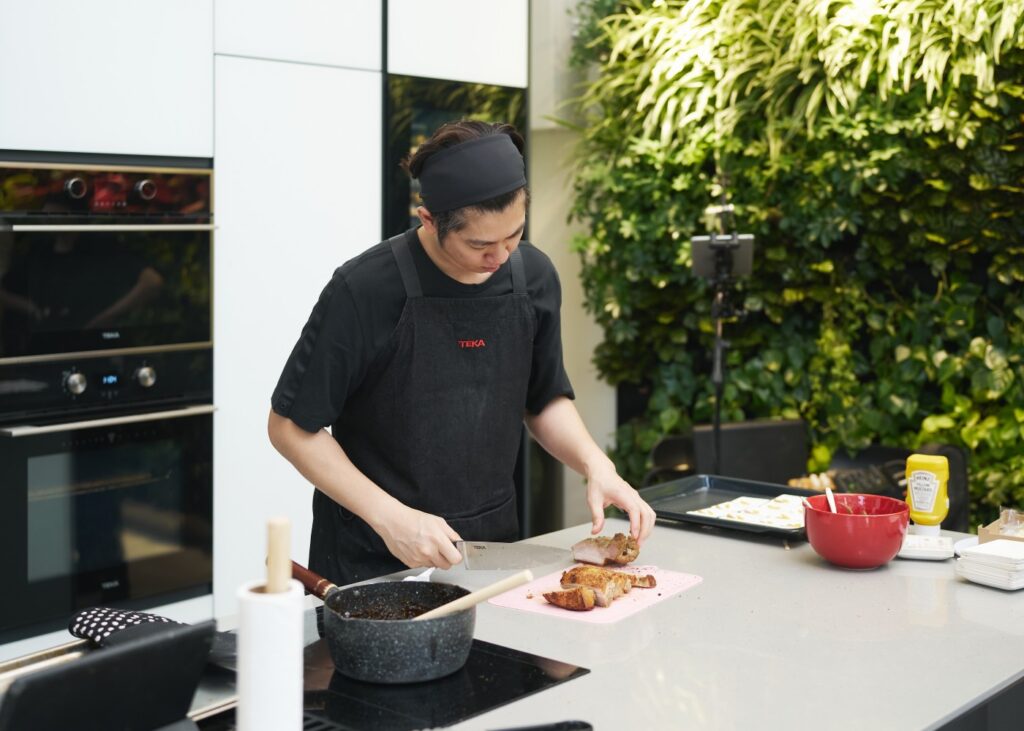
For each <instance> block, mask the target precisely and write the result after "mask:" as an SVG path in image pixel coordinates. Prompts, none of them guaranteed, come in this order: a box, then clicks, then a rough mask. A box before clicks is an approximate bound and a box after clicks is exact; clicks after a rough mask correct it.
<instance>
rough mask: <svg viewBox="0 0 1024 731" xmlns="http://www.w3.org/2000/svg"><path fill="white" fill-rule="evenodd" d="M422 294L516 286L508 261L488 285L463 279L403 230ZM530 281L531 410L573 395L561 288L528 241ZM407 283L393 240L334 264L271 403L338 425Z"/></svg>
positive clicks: (301, 417) (501, 290)
mask: <svg viewBox="0 0 1024 731" xmlns="http://www.w3.org/2000/svg"><path fill="white" fill-rule="evenodd" d="M405 237H406V240H407V241H408V242H409V250H410V252H411V253H412V257H413V261H414V262H415V263H416V272H417V273H418V274H419V277H420V283H421V285H422V287H423V296H424V297H452V298H455V297H458V298H463V297H465V298H472V297H493V296H496V295H502V294H508V293H510V292H511V291H512V276H511V273H510V265H509V262H505V264H504V265H503V266H502V267H501V268H500V269H499V270H498V271H496V272H495V273H494V274H492V275H491V276H490V277H488V279H487V281H485V282H483V283H482V284H462V283H461V282H458V281H456V280H454V279H452V278H451V277H449V276H448V275H446V274H445V273H444V272H442V271H441V270H440V269H438V268H437V265H436V264H434V262H433V261H431V259H430V257H429V256H427V253H426V252H425V251H424V250H423V246H422V245H421V244H420V241H419V237H418V236H417V235H416V229H410V230H409V231H407V232H406V234H405ZM519 249H520V251H521V252H522V256H523V265H524V269H525V270H526V288H527V293H528V294H529V296H530V301H531V302H532V303H533V306H534V309H535V311H536V313H537V334H536V337H535V339H534V343H533V363H532V367H531V371H530V384H529V389H528V392H527V397H526V407H527V409H528V410H529V411H530V412H531V413H533V414H537V413H540V411H541V410H543V408H544V407H545V406H546V405H547V404H548V402H550V401H551V400H552V399H553V398H555V397H557V396H563V395H564V396H568V397H569V398H574V394H573V391H572V386H571V385H570V383H569V377H568V376H567V375H566V373H565V366H564V364H563V363H562V331H561V318H560V314H559V310H560V308H561V305H562V289H561V284H560V283H559V281H558V273H557V272H556V271H555V267H554V266H553V265H552V263H551V260H550V259H549V258H548V257H547V255H546V254H544V253H543V252H542V251H541V250H540V249H538V248H536V247H535V246H533V244H530V243H529V242H527V241H523V242H521V243H520V245H519ZM405 299H406V298H405V287H404V286H403V285H402V277H401V275H400V274H399V272H398V264H397V262H396V261H395V257H394V254H393V253H392V252H391V247H390V245H389V244H388V243H387V242H383V243H380V244H377V245H376V246H374V247H372V248H370V249H368V250H367V251H365V252H363V253H362V254H360V255H359V256H357V257H355V258H354V259H351V260H349V261H348V262H346V263H345V264H343V265H342V266H341V267H339V268H338V269H336V270H335V271H334V276H333V277H331V281H330V282H328V283H327V286H326V287H324V290H323V292H321V294H320V299H319V301H318V302H317V303H316V305H315V306H314V307H313V312H312V314H310V316H309V320H308V322H306V325H305V327H303V328H302V334H301V335H300V336H299V340H298V342H297V343H296V344H295V347H294V348H293V349H292V353H291V355H290V356H289V357H288V362H287V363H286V364H285V367H284V371H283V372H282V373H281V378H280V379H279V380H278V382H277V388H275V389H274V394H273V396H272V397H271V406H272V407H273V409H274V411H275V412H277V413H278V414H280V415H281V416H285V417H288V418H289V419H291V420H292V421H293V422H295V423H296V424H298V425H299V426H300V427H302V428H303V429H305V430H306V431H309V432H316V431H319V430H320V429H322V428H324V427H326V426H329V425H331V424H333V423H334V422H335V421H336V420H337V419H338V416H339V415H340V414H341V412H342V410H343V409H344V408H345V403H346V401H347V400H348V399H349V398H350V397H351V396H352V394H353V393H355V392H356V391H357V390H358V389H359V387H360V385H361V384H362V383H363V380H364V379H365V378H366V375H367V372H368V370H369V368H370V366H371V364H373V363H374V360H375V359H376V358H377V356H378V355H379V354H380V353H381V352H382V351H383V350H384V348H385V347H386V346H387V344H388V341H389V339H390V338H391V335H392V333H393V332H394V330H395V327H396V325H397V324H398V320H399V317H400V316H401V314H402V309H403V307H404V306H405Z"/></svg>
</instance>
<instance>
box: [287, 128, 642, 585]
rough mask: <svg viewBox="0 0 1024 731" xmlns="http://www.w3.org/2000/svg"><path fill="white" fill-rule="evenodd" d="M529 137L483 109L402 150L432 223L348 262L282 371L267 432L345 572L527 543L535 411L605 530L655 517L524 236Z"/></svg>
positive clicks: (547, 269)
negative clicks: (612, 451) (524, 431)
mask: <svg viewBox="0 0 1024 731" xmlns="http://www.w3.org/2000/svg"><path fill="white" fill-rule="evenodd" d="M522 148H523V140H522V137H521V136H520V135H519V134H518V133H517V132H516V131H515V129H514V128H513V127H511V126H510V125H505V124H486V123H482V122H471V121H461V122H454V123H449V124H446V125H444V126H442V127H441V128H440V129H439V130H437V132H435V133H434V135H433V136H432V137H431V138H430V139H429V140H427V141H426V142H425V143H423V144H422V145H421V146H420V147H419V148H418V149H417V151H416V152H415V153H414V154H413V155H412V156H411V157H410V158H409V159H408V160H407V161H406V162H405V163H404V165H405V167H406V169H407V171H408V172H409V174H410V175H411V176H412V177H413V178H415V179H418V180H419V183H420V188H421V196H422V199H423V206H422V207H420V208H418V209H417V213H418V215H419V218H420V221H421V222H422V225H421V226H420V227H418V228H413V229H410V230H409V231H407V232H406V233H405V234H401V235H399V236H396V237H394V238H393V239H391V240H390V241H386V242H383V243H380V244H377V245H376V246H374V247H372V248H370V249H369V250H367V251H365V252H364V253H363V254H361V255H359V256H357V257H356V258H354V259H352V260H351V261H349V262H347V263H346V264H345V265H343V266H342V267H341V268H339V269H338V270H337V271H335V273H334V276H333V278H332V279H331V281H330V282H329V283H328V284H327V287H326V288H325V289H324V290H323V293H322V294H321V296H320V300H319V302H318V303H317V304H316V306H315V307H314V309H313V313H312V314H311V316H310V318H309V322H307V323H306V326H305V327H304V328H303V331H302V335H301V336H300V338H299V341H298V343H297V344H296V345H295V348H294V350H293V351H292V354H291V356H290V357H289V359H288V362H287V364H286V365H285V368H284V372H283V373H282V374H281V379H280V381H279V382H278V385H277V388H276V389H275V391H274V395H273V397H272V400H271V406H272V409H271V413H270V421H269V426H268V431H269V434H270V440H271V442H272V443H273V444H274V446H275V447H276V448H277V450H278V451H280V452H281V454H282V455H284V456H285V457H286V458H287V459H288V460H289V461H290V462H291V463H292V464H293V465H295V467H296V468H297V469H298V470H299V471H300V472H301V473H302V474H303V475H304V476H305V477H306V478H307V479H308V480H309V481H310V482H312V483H313V484H314V485H315V486H316V487H317V491H316V492H315V494H314V498H313V531H312V536H311V540H310V557H309V564H310V567H311V568H312V569H313V570H314V571H316V572H318V573H320V574H322V575H324V576H326V577H327V578H329V579H331V580H332V581H334V582H335V583H337V584H347V583H351V582H354V581H361V580H363V579H367V578H370V577H373V576H378V575H381V574H385V573H389V572H392V571H398V570H401V569H403V568H406V567H417V566H437V567H440V568H450V567H451V566H452V565H453V564H456V563H458V562H459V561H460V560H461V556H460V555H459V552H458V551H457V550H456V549H455V547H454V545H453V541H456V540H459V539H460V538H465V539H467V540H477V541H482V540H499V541H500V540H504V541H511V540H515V539H516V537H517V532H518V524H517V518H516V501H515V492H514V486H513V469H514V465H515V460H516V454H517V451H518V445H519V439H520V433H521V428H522V423H523V420H524V418H525V421H526V424H527V426H528V427H529V429H530V431H531V432H532V433H533V436H534V438H535V439H536V440H537V441H538V442H539V443H540V444H541V445H542V446H543V447H544V448H545V449H546V450H547V451H548V452H550V453H551V454H552V455H554V456H555V457H556V458H558V459H559V460H561V461H562V462H564V463H565V464H567V465H569V466H570V467H571V468H573V469H574V470H576V471H577V472H579V473H581V474H582V475H584V476H585V477H586V478H587V488H586V499H587V504H588V505H589V507H590V510H591V514H592V517H593V532H594V533H598V532H600V530H601V529H602V527H603V525H604V517H603V515H604V512H603V511H604V508H605V507H607V506H608V505H616V506H618V507H620V508H622V509H623V510H625V511H626V512H627V513H628V515H629V519H630V530H631V532H632V534H633V535H634V536H635V537H637V539H638V540H639V541H641V542H642V541H643V540H644V539H645V538H646V537H647V535H648V534H649V533H650V531H651V528H652V527H653V525H654V512H653V511H652V510H651V508H650V507H649V506H648V505H647V504H646V503H645V502H644V501H643V500H642V499H640V497H639V496H638V495H637V493H636V491H635V490H634V489H633V488H632V487H630V486H629V485H628V484H626V482H625V481H623V480H622V479H621V478H620V477H619V476H618V475H617V474H616V472H615V467H614V466H613V464H612V462H611V461H610V460H609V459H608V457H607V456H606V455H605V454H604V453H603V452H602V451H601V449H600V448H599V447H598V446H597V445H596V444H595V443H594V440H593V439H592V438H591V437H590V435H589V434H588V433H587V430H586V428H585V427H584V425H583V422H582V420H581V419H580V417H579V414H578V413H577V411H576V408H575V406H574V405H573V403H572V401H571V400H570V399H571V398H572V397H573V393H572V388H571V386H570V385H569V381H568V378H567V376H566V374H565V369H564V367H563V364H562V346H561V331H560V328H561V325H560V319H559V318H560V316H559V307H560V305H561V289H560V285H559V282H558V276H557V274H556V272H555V270H554V268H553V266H552V265H551V262H550V260H549V259H548V258H547V257H546V256H545V255H544V254H543V253H542V252H541V251H540V250H538V249H536V248H535V247H533V246H532V245H530V244H529V243H526V242H522V245H520V243H521V242H520V239H521V237H522V235H523V229H524V227H525V225H526V209H527V204H528V200H529V198H528V197H529V192H528V190H527V187H526V176H525V166H524V163H523V158H522ZM328 425H330V426H331V427H332V429H331V433H330V434H328V432H327V431H325V430H324V427H326V426H328Z"/></svg>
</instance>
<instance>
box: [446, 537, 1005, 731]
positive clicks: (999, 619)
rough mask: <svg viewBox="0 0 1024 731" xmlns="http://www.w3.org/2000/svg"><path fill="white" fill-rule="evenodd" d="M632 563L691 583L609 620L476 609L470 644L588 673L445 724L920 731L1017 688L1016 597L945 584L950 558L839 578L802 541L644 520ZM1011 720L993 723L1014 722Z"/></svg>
mask: <svg viewBox="0 0 1024 731" xmlns="http://www.w3.org/2000/svg"><path fill="white" fill-rule="evenodd" d="M627 530H628V523H626V522H624V521H619V520H609V521H608V524H607V526H606V528H605V530H604V531H603V533H604V534H606V535H609V534H611V533H613V532H615V531H627ZM587 535H589V525H585V526H578V527H575V528H570V529H566V530H563V531H559V532H557V533H551V534H549V535H547V536H543V537H540V538H535V539H531V541H530V542H532V543H545V544H550V545H555V546H569V545H571V544H572V543H574V542H575V541H577V540H579V539H581V538H584V537H586V536H587ZM949 535H952V536H955V537H958V538H962V537H964V536H962V535H961V534H949ZM637 563H638V564H644V565H654V566H658V567H660V568H664V569H670V570H674V571H680V572H685V573H689V574H696V575H699V576H701V577H703V579H704V580H703V582H702V583H700V584H699V585H697V586H695V587H693V588H691V589H688V590H686V591H684V592H682V593H680V594H677V595H675V596H673V597H669V598H668V599H666V600H664V601H662V602H660V603H658V604H655V605H654V606H651V607H649V608H647V609H645V610H643V611H642V612H640V613H638V614H635V615H633V616H631V617H628V618H626V619H623V620H622V621H620V622H618V623H615V624H610V625H595V624H589V623H582V622H576V621H571V620H570V619H564V620H562V619H557V618H552V617H547V616H541V615H538V614H534V613H526V612H517V611H515V610H511V609H504V608H501V607H496V606H492V605H490V604H487V605H484V606H481V607H479V609H478V615H477V629H476V637H477V638H478V639H482V640H487V641H490V642H495V643H498V644H505V645H509V646H514V647H515V648H516V649H519V650H523V651H526V652H530V653H534V654H537V655H544V656H547V657H551V658H555V659H557V660H561V661H563V662H568V663H573V664H576V665H581V666H584V667H587V668H590V670H591V672H590V674H588V675H585V676H583V677H580V678H577V679H574V680H572V681H569V682H567V683H564V684H562V685H558V686H556V687H554V688H550V689H548V690H545V691H543V692H541V693H538V694H536V695H534V696H530V697H527V698H524V699H522V700H520V701H518V702H516V703H512V704H510V705H507V706H504V707H502V708H499V709H496V710H494V711H492V712H489V713H486V714H484V715H481V716H478V717H476V718H473V719H470V720H468V721H467V722H465V723H463V724H461V725H459V726H456V727H455V728H460V729H495V728H500V727H510V726H520V725H527V724H536V723H541V722H551V721H560V720H566V719H581V720H585V721H589V722H590V723H591V724H593V726H594V728H595V729H631V728H637V729H638V728H644V729H672V728H686V729H695V728H706V729H749V728H758V729H780V731H782V730H784V731H792V730H793V729H809V728H828V729H859V730H862V729H908V730H909V729H931V728H937V727H941V726H942V725H943V724H945V723H947V722H949V721H951V720H952V719H954V718H957V717H961V716H964V714H966V713H968V712H969V711H970V709H972V708H973V707H975V706H978V705H979V704H982V703H984V702H985V701H986V700H988V699H990V698H992V697H993V696H996V695H997V694H998V693H1000V692H1001V691H1003V690H1005V689H1007V688H1009V687H1011V686H1013V685H1014V684H1015V683H1018V682H1022V681H1024V641H1022V640H1024V591H1020V592H1006V591H1001V590H999V589H992V588H989V587H985V586H980V585H977V584H972V583H969V582H966V581H963V580H961V579H958V578H957V577H956V576H955V573H954V560H953V559H950V560H947V561H909V560H903V559H894V560H893V561H891V562H890V563H889V564H888V565H886V566H883V567H881V568H878V569H874V570H869V571H851V570H846V569H841V568H837V567H834V566H832V565H830V564H828V563H826V562H825V561H824V560H823V559H821V558H820V557H819V556H818V555H817V554H816V553H815V552H814V550H813V549H812V548H811V547H810V545H809V544H807V543H806V542H802V541H801V542H794V543H787V542H785V541H783V540H781V539H779V538H767V537H765V538H758V537H754V536H752V535H748V534H744V533H741V532H737V531H727V530H721V531H717V530H708V529H700V528H691V527H678V526H675V525H672V524H666V523H662V522H659V524H658V526H657V527H656V528H655V530H654V532H653V534H652V536H651V538H650V539H649V540H648V541H647V542H646V543H645V544H644V547H643V550H642V551H641V554H640V558H639V560H638V561H637ZM448 573H449V575H450V574H451V573H452V572H448ZM471 574H472V572H466V573H465V575H466V576H467V577H468V576H470V575H471ZM469 588H474V587H472V586H470V587H469ZM594 611H598V610H594ZM993 705H994V706H998V707H993V708H991V709H989V712H990V713H992V714H993V717H996V714H998V713H1000V712H1005V711H1007V709H1006V708H1005V706H1007V705H1008V704H1006V703H1000V704H993ZM1016 711H1017V712H1018V713H1019V714H1020V715H1016V716H1015V717H1009V716H1002V717H999V718H1000V720H999V721H998V723H997V725H994V726H993V727H994V728H1001V727H1003V726H1002V725H1001V723H1002V719H1005V721H1006V723H1012V725H1008V726H1005V728H1024V707H1022V706H1021V705H1019V704H1018V705H1017V706H1016ZM968 715H969V714H968ZM972 720H976V719H972ZM972 728H973V726H972ZM981 728H985V726H984V725H983V726H981Z"/></svg>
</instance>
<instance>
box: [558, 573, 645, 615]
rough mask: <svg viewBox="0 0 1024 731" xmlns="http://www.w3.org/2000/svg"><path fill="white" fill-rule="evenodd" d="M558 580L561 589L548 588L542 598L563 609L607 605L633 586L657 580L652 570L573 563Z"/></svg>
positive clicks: (591, 607) (639, 586)
mask: <svg viewBox="0 0 1024 731" xmlns="http://www.w3.org/2000/svg"><path fill="white" fill-rule="evenodd" d="M561 584H562V588H563V589H564V591H552V592H548V593H546V594H544V598H545V599H547V600H548V601H549V602H550V603H552V604H554V605H555V606H559V607H563V608H564V609H575V610H578V611H584V610H587V609H593V608H594V605H595V604H596V605H597V606H599V607H607V606H609V605H610V604H611V603H612V602H613V601H615V600H616V599H617V598H618V597H620V596H622V595H623V594H625V593H627V592H628V591H629V590H630V589H632V588H633V587H634V586H635V587H638V588H640V589H653V588H654V587H655V586H657V585H658V582H657V581H656V580H655V578H654V576H652V575H651V574H645V575H643V576H637V575H636V574H630V573H626V572H625V571H613V570H612V569H603V568H600V567H599V566H573V567H572V568H571V569H569V570H568V571H564V572H562V578H561Z"/></svg>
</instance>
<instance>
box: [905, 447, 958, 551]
mask: <svg viewBox="0 0 1024 731" xmlns="http://www.w3.org/2000/svg"><path fill="white" fill-rule="evenodd" d="M948 481H949V460H947V459H946V458H945V457H940V456H938V455H934V454H912V455H910V456H909V457H907V505H909V506H910V519H911V520H912V521H914V526H915V529H914V533H916V534H917V535H937V534H938V532H939V525H940V524H941V523H942V520H943V519H944V518H945V517H946V514H947V513H948V512H949V493H948V492H947V491H946V483H947V482H948Z"/></svg>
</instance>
